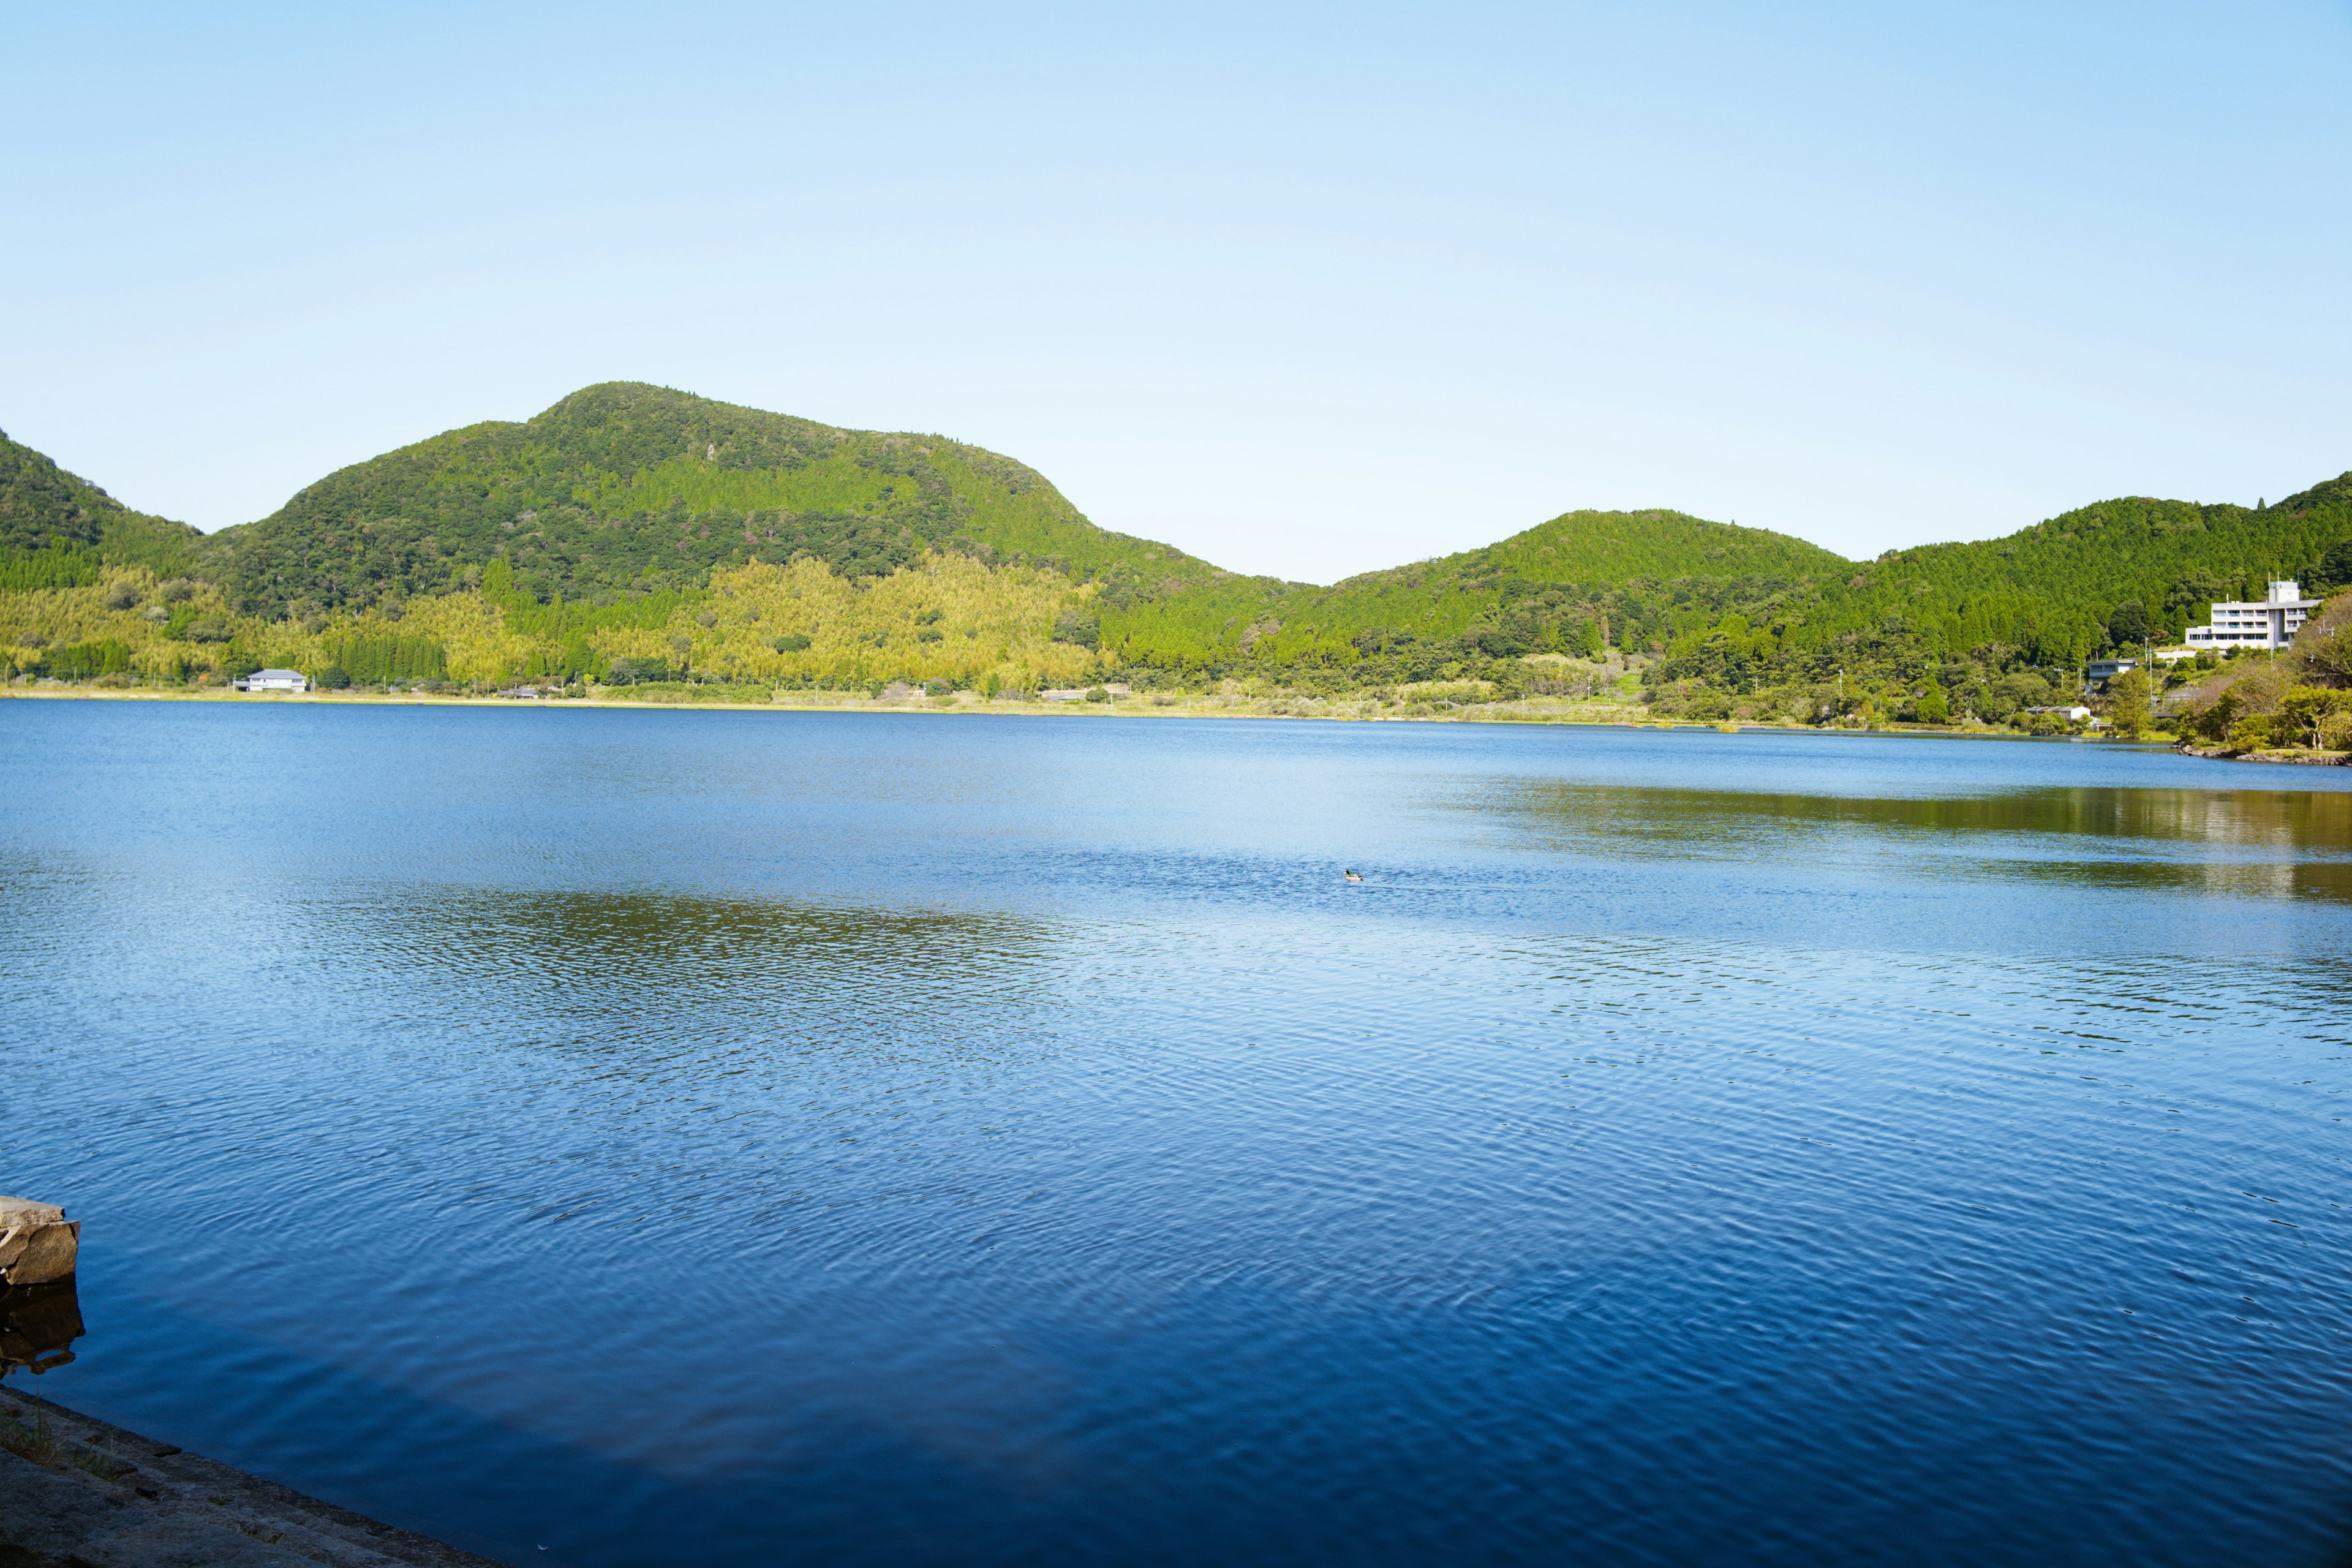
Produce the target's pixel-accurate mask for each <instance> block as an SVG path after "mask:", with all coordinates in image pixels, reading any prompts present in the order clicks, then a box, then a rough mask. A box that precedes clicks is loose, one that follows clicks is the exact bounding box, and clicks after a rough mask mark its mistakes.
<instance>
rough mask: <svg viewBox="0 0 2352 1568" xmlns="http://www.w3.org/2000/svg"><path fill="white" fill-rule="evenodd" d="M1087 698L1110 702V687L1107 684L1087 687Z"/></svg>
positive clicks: (1094, 700)
mask: <svg viewBox="0 0 2352 1568" xmlns="http://www.w3.org/2000/svg"><path fill="white" fill-rule="evenodd" d="M1109 700H1110V689H1109V688H1108V687H1107V686H1089V687H1087V701H1089V702H1108V701H1109Z"/></svg>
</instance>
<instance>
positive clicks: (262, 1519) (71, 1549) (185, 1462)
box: [0, 1388, 504, 1568]
mask: <svg viewBox="0 0 2352 1568" xmlns="http://www.w3.org/2000/svg"><path fill="white" fill-rule="evenodd" d="M27 1450H30V1452H28V1451H27ZM0 1560H5V1562H7V1563H12V1564H17V1565H20V1568H73V1565H75V1564H80V1565H82V1568H89V1565H90V1564H105V1565H107V1568H151V1565H152V1568H166V1565H177V1564H183V1563H208V1564H209V1563H218V1564H223V1565H225V1568H297V1565H299V1564H303V1563H331V1564H333V1565H334V1568H396V1565H399V1564H409V1565H413V1568H504V1565H503V1564H501V1563H498V1562H496V1561H495V1560H494V1559H491V1558H488V1557H480V1556H477V1555H476V1554H474V1553H473V1552H467V1551H463V1550H461V1549H460V1548H458V1547H455V1546H452V1545H450V1544H448V1543H447V1542H443V1541H436V1540H435V1539H433V1538H432V1537H431V1536H426V1535H419V1534H417V1533H416V1532H415V1531H408V1530H402V1529H399V1528H398V1527H396V1526H394V1525H389V1524H385V1523H383V1522H382V1521H379V1520H373V1519H370V1518H368V1517H367V1516H366V1515H365V1514H361V1513H354V1512H352V1510H350V1509H347V1508H339V1507H337V1506H336V1505H335V1504H333V1503H331V1502H323V1501H321V1500H319V1499H317V1498H314V1497H310V1496H307V1495H305V1494H304V1493H301V1492H298V1491H296V1490H294V1489H292V1488H290V1487H284V1486H280V1485H278V1483H277V1482H276V1481H271V1480H265V1479H262V1478H261V1477H259V1476H255V1475H249V1474H247V1472H245V1471H243V1470H240V1469H237V1468H235V1467H233V1466H229V1465H224V1464H222V1463H221V1462H219V1461H218V1460H216V1459H207V1458H204V1457H203V1456H201V1455H197V1454H190V1453H186V1452H184V1451H183V1450H182V1449H180V1448H179V1447H175V1446H174V1445H173V1444H170V1443H162V1442H157V1441H156V1440H154V1439H153V1438H151V1437H143V1436H140V1435H139V1434H138V1433H136V1432H130V1431H126V1430H124V1429H123V1428H122V1427H120V1426H115V1425H113V1424H112V1423H111V1422H107V1421H100V1420H99V1419H98V1418H97V1417H96V1416H93V1415H82V1414H81V1413H80V1412H79V1411H76V1410H70V1409H68V1408H67V1407H66V1406H64V1405H56V1404H52V1403H51V1402H49V1401H48V1400H47V1399H40V1400H36V1399H35V1398H34V1397H33V1396H31V1395H29V1394H25V1393H23V1392H20V1391H19V1390H17V1389H14V1388H0Z"/></svg>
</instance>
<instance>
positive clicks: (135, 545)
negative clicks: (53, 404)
mask: <svg viewBox="0 0 2352 1568" xmlns="http://www.w3.org/2000/svg"><path fill="white" fill-rule="evenodd" d="M204 537H205V536H204V535H203V534H201V533H199V532H197V531H195V530H194V529H193V528H190V527H189V526H188V525H187V524H186V523H184V522H168V521H164V520H163V518H160V517H151V516H149V515H147V514H146V513H144V512H137V511H132V510H131V509H130V508H129V507H126V506H124V505H123V504H122V503H121V501H119V500H115V499H114V498H113V497H112V496H110V495H108V494H107V493H106V492H105V491H104V490H102V489H99V488H98V487H97V486H96V485H94V484H91V483H90V482H89V480H88V479H82V478H81V477H80V476H79V475H76V474H69V473H68V472H66V470H64V469H63V468H58V466H57V464H55V463H53V462H51V461H50V460H49V459H48V458H46V457H44V456H43V455H42V454H40V453H38V452H36V451H35V450H33V448H31V447H27V446H25V445H23V444H21V443H19V442H16V441H12V440H10V439H9V438H8V437H7V434H6V433H5V431H0V590H5V589H16V590H18V591H22V590H24V589H27V588H39V587H49V586H67V585H71V584H78V583H95V582H97V581H98V580H99V577H100V574H101V573H102V571H103V569H104V568H105V567H106V566H108V565H110V564H111V565H118V566H140V567H144V568H145V569H147V570H148V571H150V572H152V573H155V574H159V575H162V576H171V575H173V574H176V573H177V572H179V571H181V570H182V569H183V568H184V567H185V566H186V565H187V563H189V562H190V561H191V560H192V559H194V554H195V552H196V549H197V547H198V546H199V545H200V544H201V543H202V542H203V540H204Z"/></svg>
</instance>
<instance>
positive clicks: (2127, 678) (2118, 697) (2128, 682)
mask: <svg viewBox="0 0 2352 1568" xmlns="http://www.w3.org/2000/svg"><path fill="white" fill-rule="evenodd" d="M2150 695H2151V683H2150V681H2149V680H2148V679H2147V671H2146V670H2144V669H2127V670H2126V671H2124V673H2123V674H2121V675H2118V676H2116V678H2115V679H2113V680H2110V681H2108V682H2107V690H2106V702H2107V722H2108V723H2109V724H2111V725H2113V726H2114V727H2115V730H2116V733H2117V734H2119V735H2121V736H2123V737H2124V739H2126V740H2127V741H2137V740H2138V739H2139V738H2140V737H2141V736H2142V735H2145V734H2146V733H2147V730H2148V724H2149V722H2150V720H2151V718H2152V714H2151V712H2150V710H2149V708H2148V699H2149V696H2150Z"/></svg>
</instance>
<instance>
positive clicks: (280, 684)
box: [235, 669, 310, 691]
mask: <svg viewBox="0 0 2352 1568" xmlns="http://www.w3.org/2000/svg"><path fill="white" fill-rule="evenodd" d="M235 684H236V689H238V690H239V691H308V690H310V677H309V676H307V675H305V674H303V673H302V672H301V671H300V670H299V669H257V670H255V671H254V672H253V673H252V674H251V675H248V676H247V677H245V679H242V680H239V681H236V683H235Z"/></svg>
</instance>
